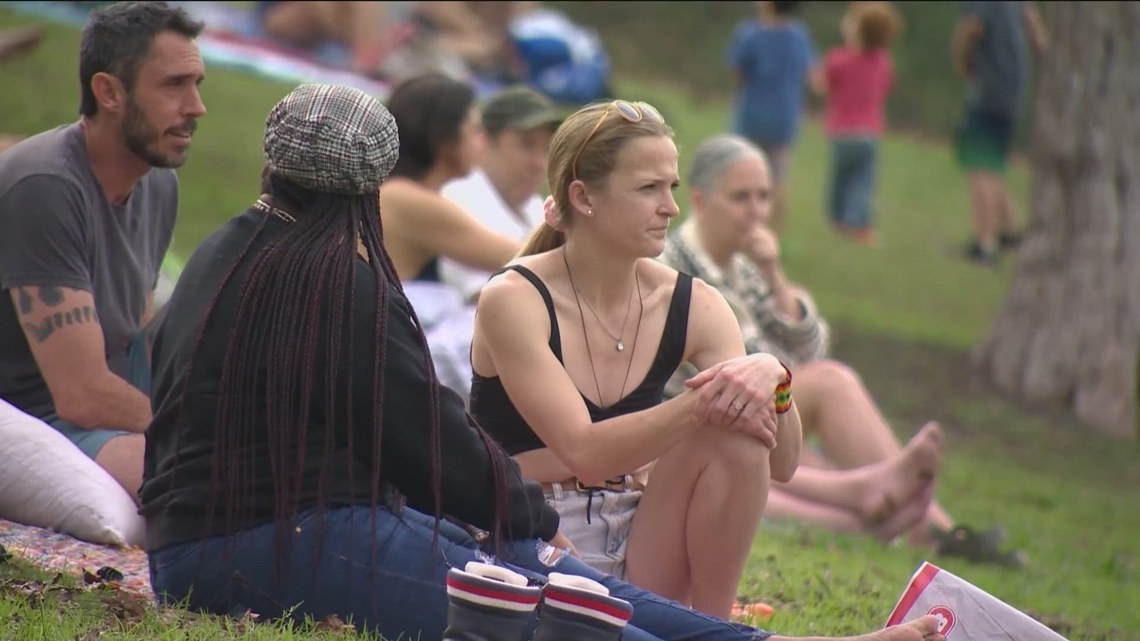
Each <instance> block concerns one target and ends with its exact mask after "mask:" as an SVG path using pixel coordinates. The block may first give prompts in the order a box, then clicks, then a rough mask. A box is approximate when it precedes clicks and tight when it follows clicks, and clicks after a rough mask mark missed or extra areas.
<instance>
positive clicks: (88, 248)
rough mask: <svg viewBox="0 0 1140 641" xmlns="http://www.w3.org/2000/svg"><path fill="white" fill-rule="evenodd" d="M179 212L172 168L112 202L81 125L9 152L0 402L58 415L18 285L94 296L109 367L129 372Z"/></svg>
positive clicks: (0, 185) (0, 190)
mask: <svg viewBox="0 0 1140 641" xmlns="http://www.w3.org/2000/svg"><path fill="white" fill-rule="evenodd" d="M177 212H178V178H177V177H176V176H175V173H174V171H173V170H169V169H152V170H150V171H149V172H148V173H147V174H146V175H145V176H143V178H142V180H140V181H139V183H138V184H137V185H136V186H135V188H134V189H133V190H132V191H131V195H130V198H128V199H127V204H125V205H121V206H120V205H113V204H111V203H110V202H108V201H107V199H106V197H105V196H104V195H103V190H102V188H101V187H100V186H99V183H98V181H96V179H95V175H94V173H93V172H92V169H91V162H90V159H89V158H88V156H87V148H86V145H85V144H84V140H83V129H82V127H81V125H80V124H79V123H73V124H70V125H62V126H60V127H56V128H55V129H52V130H50V131H46V132H44V133H41V134H39V135H36V136H33V137H32V138H29V139H27V140H25V141H23V142H21V143H20V144H18V145H16V146H15V147H12V148H11V149H9V150H8V151H7V152H5V153H3V154H0V291H2V292H3V293H2V295H0V398H3V399H4V400H6V401H8V402H9V403H11V404H12V405H15V406H16V407H18V408H20V409H21V410H23V411H25V412H27V413H29V414H31V415H33V416H36V417H39V418H44V417H47V416H50V415H52V414H54V413H55V406H54V404H53V403H52V399H51V394H50V392H49V391H48V389H47V385H46V384H45V383H44V380H43V377H42V376H41V375H40V372H39V368H38V367H37V366H36V362H35V359H34V358H33V357H32V352H31V348H30V347H29V345H28V340H27V338H26V337H25V335H24V330H23V328H22V327H21V326H20V323H19V321H18V317H17V315H16V309H15V306H14V303H13V301H12V295H11V291H10V290H11V289H12V288H16V287H26V286H31V287H69V288H73V289H81V290H85V291H89V292H91V293H92V295H93V296H94V298H95V311H96V313H97V314H98V316H99V322H100V325H101V326H102V328H103V336H104V339H105V348H106V355H107V365H108V367H109V368H110V370H111V371H112V372H113V373H115V374H117V375H119V376H121V377H124V378H126V377H127V373H128V371H129V369H128V360H127V349H128V347H129V345H130V342H131V339H132V337H133V336H134V335H135V334H136V333H137V332H138V331H139V329H140V328H141V327H140V326H141V321H142V315H143V313H144V311H145V310H146V301H147V297H148V296H149V294H150V292H151V291H153V290H154V287H155V283H156V282H157V279H158V272H159V268H160V267H161V265H162V259H163V257H164V256H165V255H166V250H167V248H168V247H169V246H170V239H171V235H172V234H173V231H174V219H175V216H176V214H177ZM59 311H60V312H61V313H62V314H64V315H66V314H67V312H68V311H70V310H66V309H60V310H59Z"/></svg>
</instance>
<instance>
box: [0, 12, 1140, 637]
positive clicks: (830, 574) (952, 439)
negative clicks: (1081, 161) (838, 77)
mask: <svg viewBox="0 0 1140 641" xmlns="http://www.w3.org/2000/svg"><path fill="white" fill-rule="evenodd" d="M27 21H28V20H27V19H26V18H24V17H20V16H16V15H14V14H13V13H11V12H8V11H2V10H0V28H4V27H7V26H12V25H15V24H21V23H25V22H27ZM76 45H77V34H76V32H75V31H74V30H71V29H68V28H61V27H50V28H49V37H48V39H47V41H46V42H45V43H44V44H43V45H42V46H41V47H40V48H39V49H38V50H37V51H36V52H35V53H33V54H32V55H30V56H28V57H26V58H22V59H20V60H18V61H14V62H10V63H6V64H4V65H3V66H0V86H3V87H5V90H4V91H2V92H0V123H2V125H0V129H3V130H5V131H7V132H9V133H22V134H31V133H35V132H38V131H41V130H43V129H47V128H49V127H52V126H55V125H57V124H60V123H63V122H68V121H71V120H72V119H73V118H74V117H75V113H76V106H77V102H78V98H77V96H78V90H77V88H76V86H75V81H74V77H75V66H76V62H75V51H76ZM208 75H209V78H208V79H207V81H206V83H205V85H204V86H203V94H204V98H205V100H206V103H207V106H208V107H209V114H208V115H207V116H206V117H205V118H204V119H203V120H202V122H201V128H200V129H199V130H198V133H197V135H196V137H195V142H194V148H193V151H192V157H191V160H190V161H189V162H188V163H187V165H186V167H185V168H184V169H182V170H180V172H179V174H180V179H181V183H182V207H181V212H180V216H179V222H178V227H177V230H176V239H175V249H176V250H177V251H179V252H180V253H182V254H183V256H185V255H186V254H188V253H189V252H190V251H191V250H192V249H193V247H194V246H195V245H196V244H197V243H198V242H199V241H200V240H201V239H202V238H203V237H204V236H205V235H206V234H207V233H209V231H211V230H212V229H214V228H215V227H216V226H217V225H218V224H219V223H221V222H222V221H223V220H225V219H226V218H228V217H229V216H232V215H233V214H235V213H237V212H239V211H241V210H243V209H244V208H245V207H246V206H247V205H248V204H249V202H251V201H252V199H253V198H254V197H255V196H256V193H257V184H258V174H259V171H260V157H261V133H262V125H263V121H264V117H265V114H266V113H267V112H268V110H269V108H270V107H271V106H272V105H273V104H274V103H275V102H276V101H277V100H278V99H279V98H280V97H281V96H283V95H284V94H285V93H286V92H287V91H288V89H289V88H290V87H289V86H287V85H282V84H280V83H275V82H269V81H265V80H260V79H257V78H253V77H250V76H246V75H241V74H237V73H233V72H228V71H225V70H221V69H212V70H210V71H209V74H208ZM619 89H620V90H621V92H622V94H623V96H624V97H628V98H634V99H645V100H649V101H651V102H653V103H654V104H656V105H657V106H659V107H660V108H661V110H662V111H663V113H665V114H666V117H667V118H669V119H670V121H671V122H672V123H673V124H674V126H675V127H676V129H677V133H678V138H679V144H680V147H681V150H682V158H683V159H684V158H685V152H687V151H691V150H692V149H693V148H694V147H695V146H696V144H697V143H698V142H699V141H700V140H701V139H702V138H703V137H704V136H706V135H709V134H712V133H715V132H718V131H720V130H721V129H722V126H723V123H724V122H725V111H724V106H723V105H720V104H714V103H699V102H698V101H695V100H690V99H689V98H688V97H686V96H684V95H683V94H682V93H680V92H676V91H673V90H671V89H670V88H669V87H668V86H662V85H659V84H644V85H641V84H625V85H622V86H621V87H619ZM827 159H828V155H827V149H826V146H825V140H824V138H823V135H822V133H821V131H820V129H819V127H818V126H817V125H816V124H815V123H809V124H808V126H807V127H806V128H805V131H804V134H803V137H802V140H801V141H800V144H799V146H798V148H797V150H796V154H795V158H794V163H793V173H792V186H793V193H792V212H793V214H792V217H791V223H790V229H789V231H788V233H787V235H786V238H785V239H784V240H785V244H786V246H787V255H786V260H785V262H786V267H787V270H788V272H789V273H790V274H791V275H792V277H793V278H794V279H795V280H797V281H799V282H802V283H804V284H806V285H807V286H808V287H809V288H810V289H812V291H813V292H814V293H815V295H816V298H817V299H818V302H819V304H820V306H821V308H822V309H823V310H824V312H825V314H826V315H827V317H828V318H829V319H830V320H831V322H832V324H833V325H834V327H835V341H836V351H837V355H838V356H839V357H840V358H841V359H843V360H845V361H847V362H849V363H851V364H852V365H854V366H855V367H856V369H858V370H859V371H860V372H861V373H862V375H863V376H864V378H865V380H866V383H867V385H868V387H869V388H870V389H871V390H872V392H873V393H874V394H875V396H876V398H878V399H879V400H880V402H881V403H882V405H883V408H884V411H885V412H886V413H887V415H888V416H890V417H891V419H892V421H893V422H894V423H895V425H896V426H897V427H898V430H899V432H900V434H901V435H903V436H907V435H909V434H910V433H911V432H912V431H913V430H914V428H915V427H916V426H917V425H919V424H920V423H921V422H922V421H924V420H927V419H929V418H937V419H939V420H941V421H942V422H943V424H944V425H945V426H946V428H947V433H948V451H947V454H946V458H945V464H944V474H943V476H942V478H941V480H940V485H939V488H940V489H939V498H940V500H941V501H942V502H943V504H944V505H945V506H946V507H947V508H948V509H949V510H950V511H951V513H952V514H954V515H955V516H956V517H957V518H958V519H960V521H961V522H964V523H969V524H973V525H978V526H982V527H985V526H988V525H992V524H995V523H1001V524H1003V525H1004V526H1005V527H1006V528H1007V530H1008V533H1009V542H1010V544H1012V545H1014V546H1016V547H1018V548H1020V549H1023V550H1024V551H1026V552H1027V554H1028V556H1029V559H1030V563H1029V565H1028V567H1027V568H1025V569H1021V570H1000V569H996V568H991V567H981V566H973V565H969V564H966V563H964V562H960V561H954V560H945V561H943V560H938V559H933V558H932V559H931V560H932V561H935V562H937V563H939V564H940V565H942V566H943V567H945V568H946V569H948V570H950V571H952V572H954V573H956V574H959V575H960V576H963V577H965V578H967V579H969V580H970V581H972V582H974V583H976V584H977V585H978V586H980V587H982V588H983V589H986V590H988V591H990V592H992V593H993V594H994V595H996V596H998V597H999V598H1002V599H1005V600H1007V601H1009V602H1010V603H1012V604H1014V605H1015V606H1017V607H1019V608H1021V609H1023V610H1025V611H1028V612H1031V613H1033V614H1035V615H1037V616H1039V617H1041V618H1043V619H1045V620H1047V621H1049V622H1050V623H1051V624H1053V625H1054V626H1056V627H1057V628H1058V629H1060V630H1061V631H1062V633H1063V634H1064V635H1065V636H1067V637H1068V638H1070V639H1073V640H1076V639H1114V640H1115V639H1128V638H1140V634H1138V633H1136V632H1135V630H1137V629H1140V610H1138V609H1137V608H1136V607H1135V606H1136V604H1137V603H1140V590H1138V588H1137V587H1136V586H1137V581H1140V572H1138V570H1137V566H1136V564H1137V557H1138V555H1140V537H1137V536H1136V535H1135V532H1136V531H1138V530H1140V493H1137V491H1136V488H1137V487H1138V486H1140V457H1138V456H1137V450H1136V448H1135V446H1131V445H1129V446H1123V445H1121V444H1119V443H1113V442H1108V441H1105V440H1104V439H1102V438H1100V437H1098V436H1095V435H1092V434H1090V433H1088V432H1086V431H1084V430H1082V429H1080V428H1079V427H1078V426H1076V425H1075V424H1073V422H1072V420H1071V418H1069V417H1068V416H1067V415H1066V414H1064V413H1062V412H1047V411H1044V410H1041V409H1039V408H1037V409H1035V408H1028V409H1027V408H1022V407H1019V406H1017V405H1015V404H1012V403H1009V402H1007V401H1004V400H1002V399H999V398H995V397H994V396H993V395H991V394H989V393H988V392H987V391H986V389H985V387H984V386H981V385H977V384H974V383H973V382H972V381H971V378H970V375H969V370H968V367H967V363H966V360H967V359H966V357H965V354H964V352H963V349H964V348H965V347H968V346H969V345H970V344H971V343H972V342H974V341H975V340H977V338H978V337H979V336H980V335H981V333H982V332H984V331H985V329H986V326H987V323H988V321H989V318H990V316H991V314H992V313H993V311H994V309H995V306H996V304H997V302H998V301H999V300H1000V297H1001V296H1002V294H1003V291H1004V288H1005V286H1006V283H1007V282H1008V278H1009V275H1010V269H1009V266H1008V265H1007V266H1005V267H1003V268H1002V269H1001V270H999V271H997V272H991V271H989V270H985V269H981V268H976V267H973V266H971V265H968V264H966V263H964V262H962V261H959V260H958V259H957V258H955V257H951V256H948V253H950V252H952V251H954V250H956V248H957V247H958V245H959V244H960V242H961V241H962V240H963V239H964V238H965V236H966V234H967V232H968V213H969V210H968V201H967V196H966V193H965V190H964V185H963V181H962V177H961V176H960V175H959V173H958V172H957V170H956V169H955V167H954V165H953V162H952V157H951V154H950V151H949V149H948V147H947V146H946V145H945V143H944V142H939V141H918V140H915V139H913V138H909V137H901V136H896V137H890V138H888V139H887V140H886V141H885V142H884V144H883V146H882V165H881V174H880V175H881V180H880V189H879V194H878V195H879V205H880V215H879V218H878V225H879V228H880V230H881V232H882V234H883V236H884V241H885V245H884V247H883V248H882V249H881V250H878V251H873V250H866V249H862V248H858V247H854V246H852V245H848V244H846V243H842V242H840V241H839V240H838V239H836V238H834V237H833V236H832V235H831V233H830V232H829V231H828V230H827V228H826V226H825V223H824V219H823V214H822V193H823V184H824V177H825V174H826V167H827ZM683 164H684V161H683ZM683 170H684V167H682V171H683ZM1027 183H1028V177H1027V172H1026V170H1025V168H1024V167H1018V168H1015V170H1014V171H1013V172H1012V175H1011V184H1012V185H1013V188H1014V191H1015V193H1016V194H1017V196H1018V200H1019V201H1020V202H1022V203H1024V201H1025V193H1026V189H1027ZM682 198H683V194H682ZM682 202H683V201H682ZM923 558H924V557H923V556H922V555H921V554H919V553H918V552H916V551H913V550H909V549H906V548H899V547H892V548H885V547H883V546H881V545H878V544H876V543H874V542H872V541H870V540H867V539H863V538H859V537H851V536H841V535H834V534H830V533H825V532H820V531H817V530H811V529H806V528H800V527H793V526H785V525H770V526H766V527H765V528H763V530H762V532H761V533H760V535H759V536H758V537H757V540H756V544H755V548H754V553H753V555H752V557H751V559H750V561H749V565H748V569H747V572H746V577H745V580H744V582H743V584H742V586H741V593H742V594H743V595H746V596H748V597H752V598H757V599H763V600H765V601H768V602H770V603H772V604H774V605H775V606H776V607H777V614H776V617H775V619H774V620H773V621H772V622H771V624H770V627H772V628H774V629H778V630H780V631H782V632H786V633H794V634H806V633H815V634H838V633H852V632H861V631H866V630H869V629H872V628H875V627H879V626H881V625H882V623H883V622H884V621H885V619H886V616H887V613H888V612H889V610H890V608H891V607H892V606H893V604H894V601H895V600H896V599H897V597H898V595H899V593H900V591H901V590H902V587H903V585H904V583H905V581H906V579H907V578H908V577H909V576H910V574H911V572H912V571H913V570H914V569H915V567H916V565H917V564H918V563H919V562H920V561H921V560H922V559H923ZM0 569H2V572H3V573H4V574H0V621H5V622H6V624H5V625H3V626H0V638H5V639H6V638H19V639H76V638H80V639H84V638H101V639H123V640H136V639H151V638H161V639H195V638H203V639H205V638H210V639H239V638H240V639H265V640H268V639H275V640H276V639H294V638H310V637H309V636H308V635H307V633H306V631H304V630H292V629H286V628H282V627H279V626H272V625H266V624H258V625H253V626H248V625H245V626H242V625H238V624H236V623H234V622H228V623H227V622H224V621H222V620H218V619H214V618H210V617H194V616H190V615H187V614H182V615H169V614H164V615H159V614H158V613H155V612H152V611H147V612H143V613H142V614H141V615H140V616H135V615H131V614H129V613H128V615H127V616H125V617H124V616H121V615H122V612H120V610H121V609H122V608H121V607H120V606H117V605H115V604H114V603H111V604H107V603H104V602H103V601H102V600H101V599H100V594H99V593H89V592H85V593H82V594H78V595H72V596H68V598H67V599H66V601H65V602H63V601H61V600H60V595H63V594H70V593H68V592H66V591H60V590H55V591H49V592H50V594H49V596H48V597H47V600H38V599H36V598H30V597H29V596H28V595H27V594H26V593H25V592H24V591H21V590H19V589H15V588H13V586H14V585H16V584H15V583H13V581H16V580H23V581H26V580H30V579H35V578H39V579H40V580H42V579H43V577H37V574H36V573H35V572H33V571H31V570H30V569H29V568H27V567H26V566H23V565H9V566H6V567H4V568H0ZM53 599H54V600H53ZM92 630H95V631H100V632H101V636H98V637H96V636H92V635H91V634H89V633H88V631H92ZM322 634H323V633H322Z"/></svg>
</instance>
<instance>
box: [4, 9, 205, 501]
mask: <svg viewBox="0 0 1140 641" xmlns="http://www.w3.org/2000/svg"><path fill="white" fill-rule="evenodd" d="M201 30H202V24H201V23H199V22H195V21H192V20H191V19H190V18H189V17H188V16H187V15H186V13H185V12H183V11H182V10H181V9H175V8H172V7H169V6H167V5H166V3H164V2H121V3H116V4H113V5H110V6H107V7H105V8H102V9H101V10H98V11H96V12H95V13H93V14H92V16H91V18H90V19H89V21H88V23H87V25H86V27H85V28H84V30H83V36H82V40H81V42H80V50H79V78H80V85H81V86H80V90H81V93H80V95H81V99H80V105H79V112H80V118H79V120H78V121H77V122H74V123H71V124H68V125H62V126H59V127H56V128H54V129H51V130H49V131H46V132H43V133H41V134H38V135H35V136H32V137H31V138H28V139H27V140H24V141H23V142H20V143H19V144H17V145H16V146H14V147H12V148H11V149H9V150H8V151H7V152H5V153H4V154H3V155H2V156H0V289H2V290H4V291H5V292H7V294H8V295H7V296H0V398H2V399H3V400H5V401H7V402H8V403H10V404H12V405H14V406H15V407H17V408H19V409H20V410H22V411H24V412H26V413H28V414H30V415H32V416H35V417H37V418H39V419H41V420H43V421H44V422H46V423H48V424H50V425H52V426H53V427H55V428H56V429H57V430H59V431H60V432H61V433H62V434H64V435H65V436H67V437H68V438H69V439H70V440H71V441H72V442H73V443H74V444H75V445H76V446H77V447H78V448H79V449H80V450H82V451H83V452H84V453H85V454H87V455H88V456H89V457H91V458H92V459H94V460H95V462H96V463H98V464H99V465H100V466H101V467H103V468H104V469H105V470H107V471H108V472H109V473H110V474H111V476H113V477H114V478H115V479H116V480H117V481H118V482H119V483H120V484H121V485H122V486H123V487H124V488H125V489H126V490H127V492H128V493H129V494H130V495H131V496H132V497H135V496H136V493H137V491H138V487H139V484H140V483H141V482H142V462H143V444H144V439H143V432H144V430H146V428H147V425H148V424H149V423H150V420H151V407H150V400H149V395H148V394H149V387H150V381H149V379H150V365H149V362H148V361H149V355H148V351H149V349H148V346H147V344H146V340H145V338H144V336H145V332H144V330H145V328H146V326H147V324H148V323H149V322H150V320H151V318H152V317H153V316H154V311H155V310H154V288H155V284H156V282H157V279H158V273H159V267H160V265H161V263H162V259H163V256H164V255H165V253H166V250H167V247H168V246H169V245H170V239H171V234H172V232H173V229H174V219H175V215H176V213H177V209H178V180H177V178H176V176H175V173H174V171H173V170H174V168H177V167H180V166H181V165H182V164H183V163H184V162H185V161H186V155H187V151H188V149H189V147H190V139H191V136H192V134H193V132H194V130H195V129H196V127H197V119H198V118H200V117H201V116H203V115H204V114H205V113H206V108H205V107H204V106H203V104H202V98H201V96H200V95H199V93H198V84H199V83H200V82H201V81H202V79H203V77H204V75H205V70H204V67H203V63H202V58H201V56H200V55H199V52H198V47H197V45H196V44H195V42H194V39H195V38H196V37H197V36H198V34H199V33H200V32H201ZM136 500H137V499H136Z"/></svg>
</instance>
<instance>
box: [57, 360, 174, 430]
mask: <svg viewBox="0 0 1140 641" xmlns="http://www.w3.org/2000/svg"><path fill="white" fill-rule="evenodd" d="M56 411H58V412H59V414H60V418H62V419H63V420H65V421H67V422H69V423H74V424H75V425H77V426H79V427H83V428H87V429H116V430H127V431H130V432H140V433H141V432H143V431H145V430H146V428H147V426H148V425H150V420H151V417H152V414H151V408H150V398H148V397H147V395H146V394H143V393H142V392H140V391H139V389H138V388H137V387H135V386H134V385H131V384H130V383H128V382H127V381H125V380H123V379H122V378H120V377H118V376H116V375H114V374H112V373H111V372H107V373H105V374H103V375H102V376H99V377H98V378H96V379H95V380H92V381H90V382H89V383H88V384H87V385H85V386H84V389H83V390H82V391H81V392H80V393H79V395H77V397H76V398H73V399H71V400H70V401H69V402H67V403H65V404H63V405H61V406H58V407H57V408H56Z"/></svg>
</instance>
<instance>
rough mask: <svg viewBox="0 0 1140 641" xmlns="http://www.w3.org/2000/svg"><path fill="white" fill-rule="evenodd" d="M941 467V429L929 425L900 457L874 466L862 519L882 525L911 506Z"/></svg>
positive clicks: (935, 424)
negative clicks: (904, 508)
mask: <svg viewBox="0 0 1140 641" xmlns="http://www.w3.org/2000/svg"><path fill="white" fill-rule="evenodd" d="M941 465H942V427H941V426H940V425H939V424H938V423H937V422H935V421H930V422H929V423H927V424H926V425H923V426H922V429H920V430H919V431H918V433H917V434H915V435H914V438H912V439H910V442H909V443H907V444H906V447H904V448H903V451H902V452H899V454H898V455H897V456H894V457H892V458H890V459H888V460H886V461H883V462H881V463H876V464H874V465H873V466H872V470H873V471H871V474H870V476H869V477H868V482H869V485H870V487H868V488H867V491H866V492H865V494H864V496H866V500H865V501H864V503H863V505H862V506H861V508H860V510H859V515H860V518H862V519H863V521H864V522H865V523H868V524H870V525H878V524H881V523H883V522H884V521H886V520H887V519H889V518H890V517H891V516H893V515H894V513H895V512H897V511H898V510H899V509H901V508H902V507H903V506H904V505H907V504H908V503H910V502H911V499H912V498H913V497H914V496H915V495H917V494H918V493H919V492H921V491H922V490H923V489H924V488H925V486H926V484H927V481H929V480H930V479H933V478H934V477H935V476H937V475H938V469H939V468H940V467H941ZM928 503H929V502H928ZM912 525H913V524H912Z"/></svg>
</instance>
